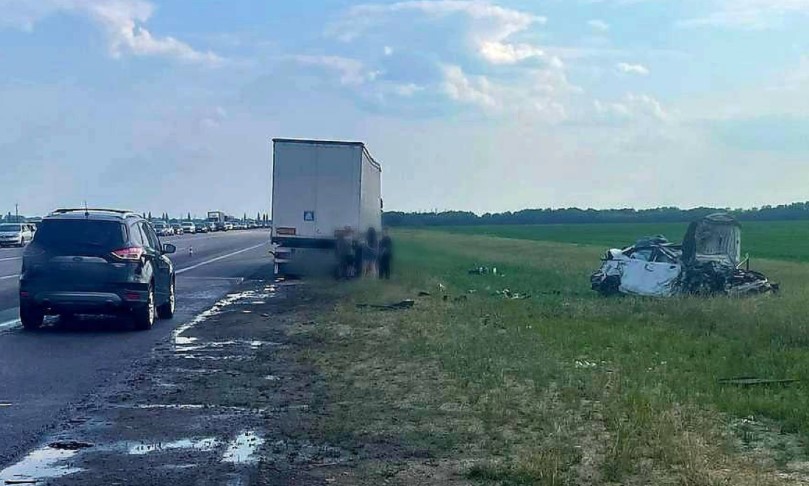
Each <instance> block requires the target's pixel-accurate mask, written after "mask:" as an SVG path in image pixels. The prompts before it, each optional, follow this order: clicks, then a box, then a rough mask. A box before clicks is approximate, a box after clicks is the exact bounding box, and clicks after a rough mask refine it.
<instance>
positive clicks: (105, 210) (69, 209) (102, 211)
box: [51, 208, 137, 216]
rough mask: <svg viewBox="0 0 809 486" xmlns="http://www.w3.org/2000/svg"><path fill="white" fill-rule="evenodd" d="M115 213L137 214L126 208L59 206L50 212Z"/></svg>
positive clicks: (122, 214)
mask: <svg viewBox="0 0 809 486" xmlns="http://www.w3.org/2000/svg"><path fill="white" fill-rule="evenodd" d="M89 212H95V213H115V214H120V215H121V216H127V215H130V214H134V215H137V213H135V212H134V211H130V210H128V209H107V208H60V209H56V210H54V211H52V212H51V214H66V213H89Z"/></svg>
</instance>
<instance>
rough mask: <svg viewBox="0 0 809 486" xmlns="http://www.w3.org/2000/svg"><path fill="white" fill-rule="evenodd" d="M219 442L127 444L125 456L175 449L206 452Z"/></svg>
mask: <svg viewBox="0 0 809 486" xmlns="http://www.w3.org/2000/svg"><path fill="white" fill-rule="evenodd" d="M219 444H220V442H219V441H218V440H217V439H214V438H212V437H210V438H207V439H199V440H192V439H181V440H175V441H171V442H151V443H140V444H131V443H130V444H127V445H126V449H127V454H130V455H133V456H142V455H144V454H149V453H151V452H165V451H171V450H176V449H192V450H195V451H201V452H208V451H212V450H214V449H216V448H217V447H218V446H219Z"/></svg>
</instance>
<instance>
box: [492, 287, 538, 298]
mask: <svg viewBox="0 0 809 486" xmlns="http://www.w3.org/2000/svg"><path fill="white" fill-rule="evenodd" d="M494 295H499V296H501V297H503V298H505V299H509V300H527V299H530V298H531V296H530V295H529V294H521V293H519V292H512V291H511V290H509V289H503V290H498V291H496V292H495V293H494Z"/></svg>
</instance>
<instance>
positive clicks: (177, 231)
mask: <svg viewBox="0 0 809 486" xmlns="http://www.w3.org/2000/svg"><path fill="white" fill-rule="evenodd" d="M171 229H173V230H174V234H175V235H181V234H183V233H185V231H184V230H183V225H181V224H180V223H172V225H171Z"/></svg>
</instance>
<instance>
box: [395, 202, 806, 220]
mask: <svg viewBox="0 0 809 486" xmlns="http://www.w3.org/2000/svg"><path fill="white" fill-rule="evenodd" d="M720 211H721V212H728V213H730V214H732V215H733V216H735V217H736V218H738V219H739V220H740V221H791V220H809V201H807V202H796V203H792V204H781V205H778V206H762V207H760V208H751V209H731V208H710V207H698V208H692V209H680V208H677V207H660V208H652V209H632V208H625V209H580V208H562V209H523V210H521V211H514V212H512V211H507V212H504V213H486V214H482V215H477V214H475V213H472V212H469V211H441V212H413V213H406V212H399V211H392V212H386V213H384V214H383V216H382V223H383V225H385V226H463V225H501V224H576V223H680V222H688V221H693V220H695V219H699V218H701V217H703V216H707V215H709V214H711V213H716V212H720Z"/></svg>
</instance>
